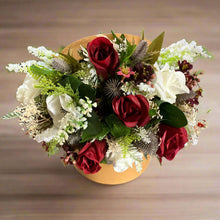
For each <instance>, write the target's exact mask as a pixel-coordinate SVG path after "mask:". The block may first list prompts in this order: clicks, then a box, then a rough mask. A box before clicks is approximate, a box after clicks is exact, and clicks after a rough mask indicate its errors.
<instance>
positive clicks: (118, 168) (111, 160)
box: [106, 148, 143, 173]
mask: <svg viewBox="0 0 220 220" xmlns="http://www.w3.org/2000/svg"><path fill="white" fill-rule="evenodd" d="M131 150H132V151H133V152H131V154H132V155H133V156H131V154H126V156H124V155H123V153H122V151H121V150H119V151H111V150H110V149H109V150H108V151H107V152H106V160H107V163H108V164H113V168H114V170H115V172H117V173H121V172H124V171H126V170H127V169H128V168H129V167H131V168H132V167H133V165H136V169H137V171H138V172H141V165H140V164H139V163H141V162H142V160H143V154H142V153H141V152H140V151H138V150H137V148H133V149H131ZM134 158H136V159H134ZM138 161H139V163H138ZM139 165H140V166H139Z"/></svg>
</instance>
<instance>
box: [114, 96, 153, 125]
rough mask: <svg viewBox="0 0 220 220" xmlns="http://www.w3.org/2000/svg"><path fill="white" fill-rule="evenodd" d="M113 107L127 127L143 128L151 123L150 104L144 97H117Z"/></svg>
mask: <svg viewBox="0 0 220 220" xmlns="http://www.w3.org/2000/svg"><path fill="white" fill-rule="evenodd" d="M112 107H113V110H114V112H115V113H116V115H117V116H118V117H119V118H120V119H121V120H122V121H123V122H124V124H125V126H127V127H134V126H136V125H137V126H139V127H143V126H145V125H146V124H147V123H148V122H149V121H150V116H149V103H148V101H147V99H146V98H145V97H144V96H142V95H136V96H134V95H128V96H122V97H115V98H114V99H113V102H112Z"/></svg>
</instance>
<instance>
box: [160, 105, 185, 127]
mask: <svg viewBox="0 0 220 220" xmlns="http://www.w3.org/2000/svg"><path fill="white" fill-rule="evenodd" d="M159 109H160V114H161V115H162V116H163V118H162V120H161V123H163V124H166V125H169V126H172V127H176V128H181V127H184V126H186V125H187V119H186V116H185V115H184V113H183V112H182V111H181V110H180V109H179V108H177V107H176V106H174V105H172V104H170V103H168V102H164V103H162V104H160V107H159Z"/></svg>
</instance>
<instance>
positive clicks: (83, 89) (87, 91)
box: [79, 83, 96, 101]
mask: <svg viewBox="0 0 220 220" xmlns="http://www.w3.org/2000/svg"><path fill="white" fill-rule="evenodd" d="M79 96H80V97H81V98H85V97H88V98H89V99H90V100H92V101H94V100H95V98H96V91H95V89H93V88H92V87H91V86H90V85H87V84H84V83H82V84H81V85H80V86H79Z"/></svg>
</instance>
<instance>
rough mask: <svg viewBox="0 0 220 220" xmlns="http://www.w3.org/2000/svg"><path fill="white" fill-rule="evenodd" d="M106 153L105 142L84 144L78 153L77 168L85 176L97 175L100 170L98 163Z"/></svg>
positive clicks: (96, 141)
mask: <svg viewBox="0 0 220 220" xmlns="http://www.w3.org/2000/svg"><path fill="white" fill-rule="evenodd" d="M106 151H107V144H106V141H105V140H102V141H98V140H95V141H94V142H92V143H86V144H85V145H84V147H83V148H82V149H81V150H80V152H79V155H78V160H77V162H76V165H77V167H78V168H79V169H80V170H83V172H84V173H86V174H89V173H97V172H98V171H99V170H100V169H101V166H100V165H99V163H100V162H101V161H102V160H103V159H104V157H105V153H106Z"/></svg>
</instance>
